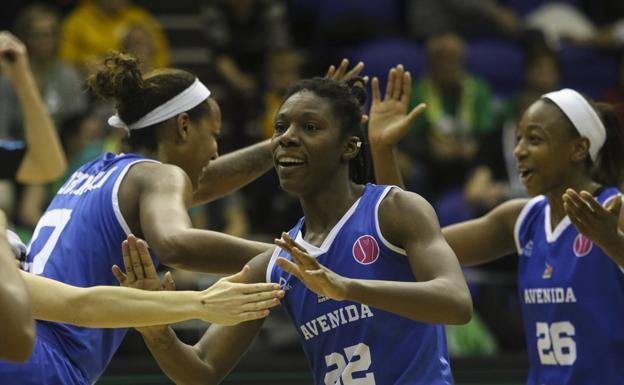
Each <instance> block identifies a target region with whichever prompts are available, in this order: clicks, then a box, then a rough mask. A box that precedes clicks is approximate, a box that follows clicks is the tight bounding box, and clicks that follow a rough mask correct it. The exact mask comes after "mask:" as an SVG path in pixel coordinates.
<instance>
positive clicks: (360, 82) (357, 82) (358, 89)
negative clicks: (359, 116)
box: [345, 76, 368, 107]
mask: <svg viewBox="0 0 624 385" xmlns="http://www.w3.org/2000/svg"><path fill="white" fill-rule="evenodd" d="M345 84H346V85H347V86H348V87H349V90H350V91H351V94H352V95H353V96H355V98H356V99H357V101H358V103H359V104H360V106H361V107H363V106H364V105H365V104H366V98H367V96H368V95H367V92H366V81H365V80H364V78H363V77H361V76H356V77H354V78H351V79H348V80H346V81H345Z"/></svg>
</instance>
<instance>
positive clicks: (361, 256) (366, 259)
mask: <svg viewBox="0 0 624 385" xmlns="http://www.w3.org/2000/svg"><path fill="white" fill-rule="evenodd" d="M353 258H355V260H356V261H357V262H358V263H361V264H362V265H370V264H371V263H373V262H375V261H376V260H377V258H379V245H378V244H377V241H376V240H375V238H373V237H372V236H370V235H362V236H361V237H359V238H358V239H357V241H355V243H354V244H353Z"/></svg>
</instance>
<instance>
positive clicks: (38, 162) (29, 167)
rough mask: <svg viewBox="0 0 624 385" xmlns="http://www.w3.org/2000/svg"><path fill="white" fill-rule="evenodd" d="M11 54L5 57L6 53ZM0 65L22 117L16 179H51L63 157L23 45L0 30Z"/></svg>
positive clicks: (61, 166)
mask: <svg viewBox="0 0 624 385" xmlns="http://www.w3.org/2000/svg"><path fill="white" fill-rule="evenodd" d="M7 54H8V55H9V56H10V57H12V59H7V56H6V55H7ZM0 68H1V71H2V74H3V75H5V76H6V77H7V78H9V80H10V81H11V83H12V84H13V86H14V87H15V91H16V93H17V97H18V99H19V103H20V107H21V109H22V116H23V117H24V134H25V138H26V147H27V148H26V154H25V156H24V159H23V160H22V163H21V165H20V167H19V169H18V170H17V180H18V181H19V182H21V183H26V184H40V183H48V182H52V181H54V180H56V179H58V178H59V177H61V176H62V175H63V174H65V170H66V169H67V160H66V159H65V153H64V152H63V147H62V146H61V142H60V139H59V137H58V135H57V132H56V128H55V127H54V123H53V121H52V118H51V117H50V114H49V113H48V110H47V109H46V107H45V105H44V104H43V100H42V99H41V95H39V90H38V89H37V84H36V82H35V79H34V77H33V74H32V72H31V70H30V64H29V63H28V55H27V53H26V47H25V46H24V45H23V44H22V42H20V41H19V40H18V39H17V38H16V37H15V36H13V35H12V34H10V33H9V32H6V31H3V32H0Z"/></svg>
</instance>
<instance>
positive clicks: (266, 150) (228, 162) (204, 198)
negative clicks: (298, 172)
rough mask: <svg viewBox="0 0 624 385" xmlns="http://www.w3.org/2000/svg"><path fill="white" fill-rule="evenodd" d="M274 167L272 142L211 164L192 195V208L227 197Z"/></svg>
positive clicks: (264, 142)
mask: <svg viewBox="0 0 624 385" xmlns="http://www.w3.org/2000/svg"><path fill="white" fill-rule="evenodd" d="M271 167H273V153H272V152H271V143H270V140H268V139H267V140H265V141H262V142H260V143H256V144H254V145H252V146H249V147H245V148H243V149H240V150H237V151H234V152H231V153H229V154H226V155H223V156H221V157H218V158H217V159H215V160H213V161H212V162H210V164H209V165H208V167H207V168H206V170H205V171H204V173H203V174H202V176H201V179H200V180H199V187H198V188H197V190H196V191H195V192H194V193H193V202H192V205H193V206H196V205H201V204H205V203H208V202H210V201H213V200H216V199H219V198H221V197H223V196H226V195H228V194H230V193H232V192H234V191H236V190H238V189H240V188H242V187H244V186H245V185H247V184H249V183H251V182H253V181H254V180H256V179H257V178H258V177H260V176H261V175H263V174H264V173H265V172H267V171H269V169H270V168H271Z"/></svg>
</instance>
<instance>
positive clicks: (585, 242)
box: [573, 234, 594, 257]
mask: <svg viewBox="0 0 624 385" xmlns="http://www.w3.org/2000/svg"><path fill="white" fill-rule="evenodd" d="M593 247H594V244H593V242H592V241H590V240H589V239H588V238H587V237H586V236H584V235H582V234H579V235H577V236H576V238H575V239H574V247H573V249H574V255H576V256H577V257H584V256H586V255H587V254H589V252H590V251H591V250H592V248H593Z"/></svg>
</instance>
